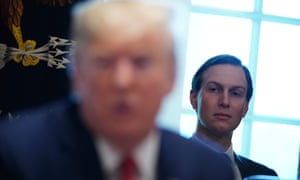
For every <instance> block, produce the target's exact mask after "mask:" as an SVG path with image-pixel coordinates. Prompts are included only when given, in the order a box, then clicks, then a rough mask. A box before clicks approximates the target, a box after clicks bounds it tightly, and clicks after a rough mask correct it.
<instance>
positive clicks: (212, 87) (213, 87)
mask: <svg viewBox="0 0 300 180" xmlns="http://www.w3.org/2000/svg"><path fill="white" fill-rule="evenodd" d="M206 90H207V91H208V92H211V93H217V92H219V91H220V88H219V87H218V86H216V85H208V86H207V87H206Z"/></svg>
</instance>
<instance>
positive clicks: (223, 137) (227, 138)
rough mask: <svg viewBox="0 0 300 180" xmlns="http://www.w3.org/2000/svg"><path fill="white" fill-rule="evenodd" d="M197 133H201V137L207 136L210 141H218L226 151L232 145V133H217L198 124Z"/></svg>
mask: <svg viewBox="0 0 300 180" xmlns="http://www.w3.org/2000/svg"><path fill="white" fill-rule="evenodd" d="M197 134H198V135H200V136H201V137H204V138H207V139H209V140H210V141H212V142H214V143H216V144H217V145H218V146H220V147H221V148H222V149H223V150H224V151H226V150H227V149H228V148H229V147H230V145H231V138H232V134H220V133H216V132H214V131H211V130H209V129H207V128H204V127H202V126H198V128H197Z"/></svg>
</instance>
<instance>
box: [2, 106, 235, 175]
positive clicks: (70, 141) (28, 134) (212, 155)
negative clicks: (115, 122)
mask: <svg viewBox="0 0 300 180" xmlns="http://www.w3.org/2000/svg"><path fill="white" fill-rule="evenodd" d="M52 107H53V108H49V107H47V108H45V109H43V110H38V111H35V112H32V113H27V115H23V114H22V117H23V118H21V119H18V120H15V121H14V122H10V123H7V122H6V123H5V124H2V125H1V126H0V144H1V146H0V179H25V180H47V179H49V180H50V179H51V180H53V179H55V180H56V179H64V180H69V179H72V180H76V179H84V180H85V179H86V180H93V179H95V180H96V179H97V180H100V179H106V178H105V177H104V176H103V172H102V171H101V169H102V168H101V163H100V162H101V161H99V157H98V154H97V153H96V148H95V146H94V143H93V138H92V136H91V134H90V133H89V132H88V131H87V129H86V128H85V127H84V126H83V124H82V122H81V120H80V118H79V115H78V109H77V105H75V104H74V103H69V102H66V103H58V104H56V105H54V106H52ZM160 132H161V140H160V142H161V144H160V151H159V153H160V154H159V159H158V164H157V175H156V176H157V178H156V179H161V180H167V179H181V180H222V179H224V180H232V179H233V171H232V169H231V168H230V167H231V166H230V164H229V163H230V160H229V159H228V158H227V157H226V156H225V155H223V154H220V153H217V152H215V151H213V150H211V149H210V148H208V147H207V146H206V145H204V144H201V143H200V144H199V143H195V142H192V141H189V140H187V139H185V138H183V137H180V136H178V135H175V134H174V133H172V132H169V131H167V130H160Z"/></svg>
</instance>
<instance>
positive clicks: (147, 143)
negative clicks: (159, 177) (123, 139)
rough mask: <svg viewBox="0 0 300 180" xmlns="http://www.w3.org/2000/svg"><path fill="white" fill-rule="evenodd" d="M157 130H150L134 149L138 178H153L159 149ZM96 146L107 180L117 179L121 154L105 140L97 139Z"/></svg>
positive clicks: (140, 179) (147, 179) (149, 179)
mask: <svg viewBox="0 0 300 180" xmlns="http://www.w3.org/2000/svg"><path fill="white" fill-rule="evenodd" d="M159 136H160V135H159V132H158V131H153V132H151V133H150V134H149V135H148V136H147V138H146V139H145V140H144V141H143V142H142V143H141V144H140V145H139V146H138V147H137V148H136V149H135V151H134V152H133V158H134V159H135V161H136V164H137V167H138V177H137V178H136V179H138V180H155V175H156V164H157V159H158V150H159V143H160V142H159V141H160V138H159ZM96 148H97V152H98V154H99V157H100V160H101V161H100V162H101V163H102V167H103V170H104V173H105V176H106V178H107V179H108V180H118V179H119V172H118V167H119V164H120V161H121V158H122V154H121V153H120V152H118V151H117V150H116V149H114V147H112V146H111V145H110V144H109V143H108V142H107V141H106V140H104V139H101V138H100V139H97V140H96Z"/></svg>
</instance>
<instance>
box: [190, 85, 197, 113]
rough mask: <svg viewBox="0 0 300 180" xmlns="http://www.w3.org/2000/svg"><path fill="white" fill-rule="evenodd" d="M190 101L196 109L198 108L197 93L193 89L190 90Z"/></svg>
mask: <svg viewBox="0 0 300 180" xmlns="http://www.w3.org/2000/svg"><path fill="white" fill-rule="evenodd" d="M190 103H191V105H192V107H193V109H194V110H197V106H198V102H197V93H196V92H195V91H193V90H190Z"/></svg>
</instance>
